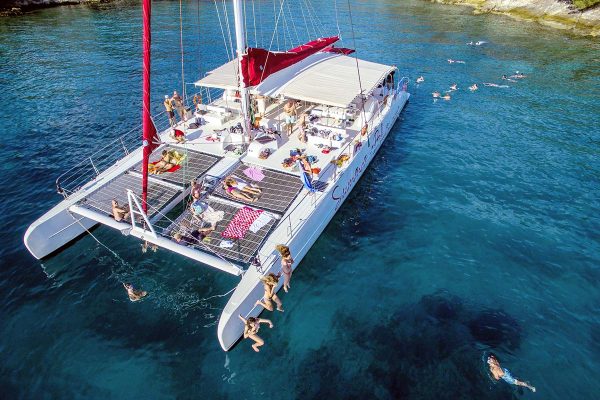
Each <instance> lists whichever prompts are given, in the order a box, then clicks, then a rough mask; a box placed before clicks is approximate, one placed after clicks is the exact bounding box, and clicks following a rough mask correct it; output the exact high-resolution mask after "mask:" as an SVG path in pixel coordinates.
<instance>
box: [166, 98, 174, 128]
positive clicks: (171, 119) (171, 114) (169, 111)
mask: <svg viewBox="0 0 600 400" xmlns="http://www.w3.org/2000/svg"><path fill="white" fill-rule="evenodd" d="M163 105H164V106H165V110H166V111H167V115H168V116H169V125H171V126H175V123H176V121H175V113H174V112H173V99H171V98H169V95H168V94H165V101H164V103H163Z"/></svg>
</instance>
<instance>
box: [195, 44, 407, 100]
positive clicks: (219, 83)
mask: <svg viewBox="0 0 600 400" xmlns="http://www.w3.org/2000/svg"><path fill="white" fill-rule="evenodd" d="M235 62H236V61H232V62H229V63H227V64H225V65H223V66H221V67H219V68H217V69H215V70H214V71H212V72H210V73H209V74H208V75H207V76H206V77H204V78H203V79H201V80H199V81H198V82H196V85H197V86H208V87H220V88H223V89H229V88H233V89H235V88H237V78H236V76H235V64H234V63H235ZM356 63H357V60H356V59H355V58H354V57H349V56H347V55H343V54H336V53H322V52H320V53H317V54H313V55H311V56H309V57H307V58H306V59H304V60H302V61H300V62H298V63H297V64H294V65H292V66H290V67H288V68H285V69H284V70H281V71H279V72H277V73H274V74H272V75H271V76H269V77H268V78H266V79H265V80H264V81H263V82H262V83H260V84H259V85H257V86H254V87H252V88H250V92H251V93H253V94H260V95H264V96H269V97H286V98H293V99H297V100H304V101H309V102H312V103H317V104H325V105H330V106H334V107H344V108H345V107H348V106H349V105H350V104H351V103H352V102H353V101H354V100H355V99H356V98H357V97H358V96H359V94H360V87H361V84H362V90H363V93H364V94H367V93H369V92H371V91H372V90H373V89H375V88H376V87H377V85H379V84H380V83H381V81H382V80H383V79H385V77H386V76H387V75H388V74H389V73H390V72H392V71H393V70H394V69H395V68H396V67H394V66H390V65H384V64H378V63H374V62H370V61H365V60H358V71H357V68H356ZM359 71H360V84H359V78H358V73H359Z"/></svg>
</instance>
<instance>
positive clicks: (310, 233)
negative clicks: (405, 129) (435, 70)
mask: <svg viewBox="0 0 600 400" xmlns="http://www.w3.org/2000/svg"><path fill="white" fill-rule="evenodd" d="M409 97H410V95H409V94H408V93H407V92H400V93H398V95H397V96H396V97H395V99H394V100H393V101H392V103H391V105H390V108H389V109H388V110H387V113H386V114H385V116H384V117H383V120H382V121H381V122H380V123H379V125H378V126H377V127H375V128H374V130H373V132H372V133H371V137H370V139H369V141H367V142H365V143H364V144H363V146H362V148H361V149H360V150H359V152H358V153H357V154H356V155H355V156H354V157H353V158H352V159H351V161H350V164H349V165H348V166H347V168H346V169H345V170H343V171H342V172H341V173H340V176H339V177H338V180H337V181H336V182H335V185H334V186H333V188H331V189H330V190H327V191H326V193H324V198H321V199H319V200H318V203H317V205H316V208H315V209H314V211H313V212H312V213H311V214H310V217H309V219H308V220H306V221H305V222H304V224H302V226H301V227H300V228H299V229H298V231H297V232H296V234H295V236H294V238H293V239H292V240H291V242H290V243H289V245H288V246H289V248H290V251H291V253H292V255H293V257H294V261H295V262H294V266H293V268H294V270H295V269H296V267H297V266H298V264H299V263H300V261H301V260H302V259H303V258H304V256H305V255H306V253H307V252H308V250H309V249H310V248H311V247H312V245H313V244H314V242H315V241H316V240H317V238H318V237H319V235H321V233H322V232H323V230H324V229H325V227H326V226H327V224H328V223H329V221H331V219H332V218H333V216H334V215H335V213H336V211H337V210H338V209H339V208H340V206H341V205H342V203H343V202H344V200H346V198H347V197H348V195H349V194H350V192H351V191H352V189H353V188H354V186H355V185H356V183H357V182H358V180H359V179H360V178H361V176H362V174H363V173H364V171H365V170H366V169H367V167H368V166H369V164H370V163H371V160H372V159H373V157H375V155H376V154H377V151H378V150H379V148H380V147H381V145H382V144H383V142H384V141H385V139H386V137H387V135H388V134H389V132H390V130H391V128H392V126H393V125H394V123H395V122H396V120H397V119H398V116H399V115H400V112H401V111H402V109H403V108H404V105H405V104H406V102H407V101H408V98H409ZM276 261H278V259H277V260H276ZM250 268H251V269H249V270H248V271H246V273H245V274H244V277H243V278H242V281H241V282H240V284H239V285H238V287H237V289H236V290H235V292H234V293H233V295H232V296H231V299H230V300H229V302H228V303H227V305H226V306H225V309H224V310H223V313H222V314H221V318H220V320H219V326H218V338H219V343H220V344H221V347H222V348H223V350H226V351H227V350H229V349H231V348H232V347H233V345H234V344H235V343H236V342H237V341H238V340H239V339H240V337H241V336H242V334H243V330H244V326H243V324H242V322H241V320H240V319H239V318H238V314H241V315H245V316H258V315H259V314H260V313H261V312H262V308H259V307H255V306H254V304H255V302H256V300H258V299H261V298H262V296H263V291H264V289H263V285H262V282H261V281H260V280H259V278H260V276H261V274H259V273H258V272H256V271H255V270H254V268H253V267H250ZM279 268H280V266H279V263H278V262H274V263H272V264H271V265H269V266H268V268H265V269H266V271H265V273H268V272H274V273H276V272H278V271H279ZM282 281H283V280H281V281H280V285H279V287H278V288H277V290H279V289H281V286H282V283H283V282H282Z"/></svg>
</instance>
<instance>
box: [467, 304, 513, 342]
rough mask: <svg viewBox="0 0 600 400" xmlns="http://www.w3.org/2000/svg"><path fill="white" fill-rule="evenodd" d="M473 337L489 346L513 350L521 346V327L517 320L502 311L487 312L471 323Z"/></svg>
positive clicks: (470, 328)
mask: <svg viewBox="0 0 600 400" xmlns="http://www.w3.org/2000/svg"><path fill="white" fill-rule="evenodd" d="M469 330H470V331H471V334H472V335H473V337H474V338H475V339H476V340H477V341H478V342H481V343H484V344H487V345H488V346H492V347H498V346H506V347H508V348H509V349H511V350H514V349H517V348H518V347H519V346H520V345H521V327H520V325H519V323H518V322H517V320H516V319H514V318H513V317H511V316H510V315H508V314H507V313H505V312H504V311H502V310H485V311H483V312H481V313H480V314H479V315H478V316H477V317H475V318H473V319H472V320H471V321H469Z"/></svg>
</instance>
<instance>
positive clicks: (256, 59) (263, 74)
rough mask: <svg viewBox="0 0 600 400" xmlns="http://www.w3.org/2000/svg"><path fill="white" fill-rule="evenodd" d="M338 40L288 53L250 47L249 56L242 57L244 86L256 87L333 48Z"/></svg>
mask: <svg viewBox="0 0 600 400" xmlns="http://www.w3.org/2000/svg"><path fill="white" fill-rule="evenodd" d="M338 40H339V37H337V36H332V37H328V38H320V39H316V40H312V41H310V42H308V43H305V44H303V45H301V46H298V47H294V48H293V49H290V50H288V51H286V52H272V51H267V50H265V49H258V48H253V47H250V48H248V52H247V54H245V55H243V56H242V61H241V70H242V79H243V81H244V85H246V86H256V85H258V84H259V83H261V82H262V81H263V80H265V79H266V78H267V77H268V76H269V75H271V74H274V73H275V72H278V71H281V70H282V69H284V68H287V67H289V66H290V65H294V64H296V63H297V62H299V61H302V60H304V59H305V58H306V57H308V56H310V55H311V54H315V53H317V52H318V51H321V50H323V49H325V48H327V47H328V46H331V45H332V44H333V43H335V42H337V41H338Z"/></svg>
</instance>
